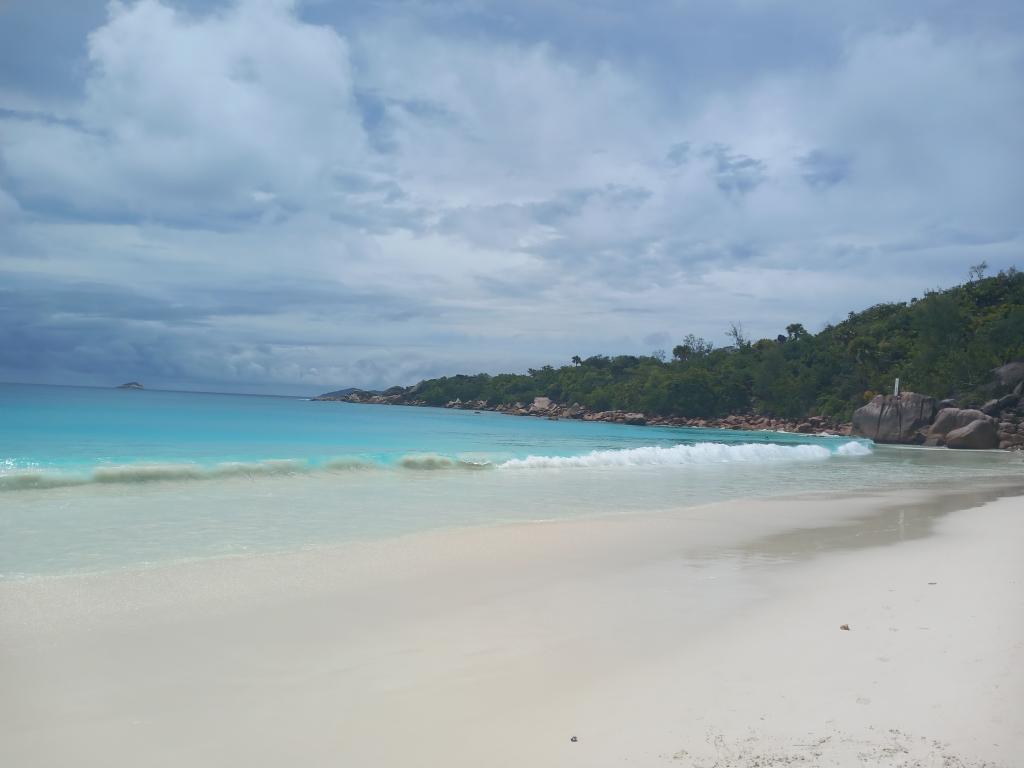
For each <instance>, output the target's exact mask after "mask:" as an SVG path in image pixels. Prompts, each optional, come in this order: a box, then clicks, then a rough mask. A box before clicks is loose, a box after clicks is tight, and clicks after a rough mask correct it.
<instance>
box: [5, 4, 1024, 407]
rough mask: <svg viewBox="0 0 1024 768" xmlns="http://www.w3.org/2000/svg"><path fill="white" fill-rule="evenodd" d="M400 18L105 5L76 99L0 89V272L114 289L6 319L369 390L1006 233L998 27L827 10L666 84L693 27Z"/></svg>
mask: <svg viewBox="0 0 1024 768" xmlns="http://www.w3.org/2000/svg"><path fill="white" fill-rule="evenodd" d="M733 11H735V9H732V10H731V11H730V12H733ZM394 15H397V16H399V17H400V18H397V19H396V18H390V19H388V20H386V21H381V20H380V18H379V17H376V16H372V15H371V16H370V17H369V18H365V19H362V20H360V21H359V23H355V22H353V24H352V25H351V27H346V26H344V25H339V26H327V25H315V24H312V23H309V22H308V21H304V20H303V17H302V14H301V8H298V9H297V7H296V6H295V5H294V4H293V3H290V2H283V1H281V2H271V1H270V0H264V1H260V0H240V1H239V2H237V3H235V4H232V5H229V6H227V7H223V8H220V9H218V10H214V11H210V12H206V13H198V14H189V13H186V12H184V11H182V10H176V9H175V8H174V7H172V6H171V5H170V4H168V2H159V1H158V0H139V2H135V3H131V4H128V3H113V4H112V5H111V6H110V15H109V18H108V20H107V22H106V24H104V25H103V26H102V27H100V28H98V29H97V30H95V31H94V32H93V33H92V34H91V35H90V36H89V39H88V48H87V51H88V57H89V66H88V69H87V77H86V80H85V85H84V89H83V91H82V92H81V94H80V97H79V98H77V99H76V100H74V101H73V102H71V103H64V104H62V105H60V106H59V107H54V106H53V105H52V103H51V102H50V101H48V97H47V94H40V96H39V100H38V104H39V105H40V106H39V108H38V109H35V110H33V109H32V108H31V103H30V100H28V101H27V100H26V99H25V97H24V96H21V97H19V101H18V102H17V104H16V108H14V107H13V106H8V111H7V112H0V159H2V166H0V171H2V173H3V175H2V176H0V182H2V183H3V186H4V188H5V189H6V190H7V191H8V192H9V194H5V193H4V192H3V191H2V190H0V216H2V215H5V211H6V212H7V213H8V214H10V213H14V214H17V216H16V223H15V226H12V227H10V228H9V229H10V230H11V232H12V233H15V234H16V236H17V242H18V249H19V250H18V253H17V254H15V253H13V251H11V250H10V249H8V251H7V252H6V253H5V254H3V255H0V267H3V268H6V269H8V270H11V271H12V272H13V273H14V274H16V275H18V274H20V275H21V276H22V279H23V280H25V281H28V282H32V281H37V280H38V281H42V284H44V285H45V284H49V285H51V286H52V291H53V292H54V293H55V294H56V293H58V292H60V295H61V296H62V297H64V298H62V301H64V300H65V299H66V300H67V301H69V302H70V303H72V304H74V301H72V298H73V296H74V292H75V290H79V291H84V290H85V289H82V288H79V289H76V288H75V287H74V286H75V285H86V284H87V285H90V286H97V285H102V286H106V289H109V291H110V296H111V298H110V300H109V301H108V302H107V304H109V305H110V307H109V310H108V311H107V315H108V316H106V320H105V321H103V322H100V321H99V320H96V317H97V316H98V315H103V312H102V311H101V310H102V306H101V305H100V304H99V303H97V302H95V301H92V300H89V301H86V302H84V304H83V306H82V307H79V308H78V309H75V308H74V307H72V308H70V309H69V310H68V311H66V312H64V313H63V314H62V315H61V317H62V318H63V321H65V322H67V323H70V324H71V325H74V324H75V323H76V322H77V323H79V325H80V328H79V329H78V331H76V332H75V333H74V334H71V332H70V331H68V332H66V333H65V331H61V333H60V334H58V333H56V331H54V330H53V328H52V327H51V326H50V325H48V324H47V323H48V322H49V320H48V319H47V318H48V317H50V316H49V315H47V312H48V311H49V310H48V309H47V308H46V306H44V305H47V302H44V301H42V300H40V301H39V302H38V304H37V305H26V307H25V315H24V317H25V318H26V319H25V320H24V321H23V322H24V325H25V333H26V334H27V335H26V337H25V338H28V339H31V338H37V339H43V341H41V342H40V343H42V344H45V345H50V346H52V354H53V355H54V356H62V355H63V356H65V357H67V359H74V360H79V361H85V360H86V358H87V357H88V356H87V355H82V354H79V353H80V352H81V350H83V349H88V350H90V354H92V355H93V357H95V358H96V359H100V360H108V361H110V360H116V359H117V357H118V355H124V356H127V357H128V358H131V357H132V355H133V354H134V353H130V352H129V350H132V349H142V348H148V347H150V346H154V345H156V346H159V347H160V348H161V349H162V350H163V352H162V356H161V359H160V361H159V363H158V362H157V361H155V360H153V359H150V358H145V360H146V361H147V362H146V364H147V365H151V366H154V368H155V369H157V370H160V371H163V373H162V374H161V375H164V376H166V377H168V378H174V380H175V381H179V380H180V381H185V380H187V379H189V378H190V377H193V378H197V379H201V378H203V377H206V378H207V379H209V380H218V381H239V382H240V381H247V380H252V381H256V380H259V381H262V382H280V383H282V384H283V383H287V382H293V383H295V384H296V385H300V384H301V386H309V387H312V388H314V389H315V388H317V387H318V386H321V385H323V386H330V385H333V384H338V385H346V384H356V385H385V384H389V383H393V382H394V381H409V380H411V379H413V378H416V377H418V376H421V375H426V374H435V373H444V372H455V371H457V370H476V369H490V370H498V369H502V368H507V367H512V368H523V367H525V366H526V365H531V364H532V365H537V364H540V363H543V362H546V361H549V360H553V361H557V360H559V359H564V358H566V357H568V356H569V355H571V354H576V353H580V354H593V353H597V352H611V353H614V352H619V351H639V352H649V351H650V350H649V349H647V347H648V346H649V339H651V338H659V339H660V338H664V337H662V336H659V335H658V334H661V333H665V332H668V333H669V334H670V336H672V335H677V336H681V335H682V334H684V333H686V332H695V333H698V334H701V335H705V336H708V337H711V338H713V339H716V340H717V339H720V338H721V334H722V331H723V330H724V328H725V327H726V326H727V324H728V322H730V321H733V320H738V321H743V322H744V324H745V326H746V327H747V329H748V331H749V332H751V333H753V334H767V335H774V334H775V333H777V332H778V330H779V329H780V328H781V327H784V325H785V324H786V323H788V322H793V321H800V322H804V323H805V324H806V325H808V327H814V326H817V325H820V324H821V323H822V322H824V321H826V320H830V319H836V318H835V313H836V312H837V307H838V310H839V311H840V314H845V312H846V311H847V310H849V309H855V308H857V307H859V306H864V305H867V304H871V303H874V302H876V301H880V300H887V299H898V298H906V297H907V296H908V295H909V294H913V293H914V292H917V291H920V290H922V289H925V288H931V287H934V286H935V285H936V284H940V283H945V284H949V283H950V282H952V281H953V280H955V279H957V278H959V277H961V276H962V275H963V273H964V271H965V268H966V265H967V264H970V263H973V262H976V261H979V260H981V258H987V259H988V260H989V261H990V263H992V264H993V265H994V266H1002V265H1006V264H1009V263H1012V261H1013V259H1014V258H1015V257H1016V256H1017V255H1018V253H1019V247H1020V242H1021V228H1020V223H1019V216H1018V214H1017V211H1016V208H1017V207H1018V205H1019V200H1020V199H1021V197H1022V193H1024V182H1022V177H1021V175H1020V173H1019V168H1020V167H1021V166H1022V164H1024V150H1022V148H1021V146H1020V143H1019V139H1018V138H1017V137H1016V133H1015V131H1016V127H1017V126H1019V125H1020V124H1021V123H1022V121H1024V91H1022V89H1021V88H1020V77H1019V72H1020V71H1021V61H1022V48H1024V47H1022V46H1021V44H1020V42H1019V39H1017V38H1013V37H998V39H996V38H991V37H986V35H984V34H981V33H980V32H977V31H975V32H974V33H972V34H971V35H960V36H958V35H956V34H955V33H953V32H951V31H950V30H949V29H946V30H944V31H943V32H942V33H941V34H939V33H938V32H937V31H936V30H935V29H934V28H933V27H932V26H930V25H928V24H924V23H920V24H917V25H911V26H907V25H905V24H904V25H890V26H889V27H886V28H883V29H879V28H877V27H871V26H870V25H868V26H861V27H858V26H856V25H851V26H850V27H849V30H852V31H849V33H848V35H847V37H846V38H845V42H844V43H843V47H841V48H835V49H833V50H830V51H829V55H828V56H822V57H818V58H816V59H815V60H814V63H815V65H814V66H812V67H794V66H785V67H781V66H780V67H775V68H773V67H771V66H765V67H761V66H759V61H758V56H757V50H756V47H755V48H754V49H751V50H748V51H744V56H745V57H746V59H744V60H745V61H748V62H749V63H748V69H749V71H746V73H745V76H744V77H740V76H739V74H740V73H738V72H732V73H730V78H729V84H728V87H724V86H721V85H708V86H707V87H706V88H704V89H701V88H700V87H698V86H699V85H700V73H699V72H693V71H686V72H679V73H678V75H679V77H680V80H681V81H685V87H680V88H679V89H677V90H673V89H672V87H671V84H672V81H673V76H674V74H675V73H673V71H672V70H671V66H673V65H675V64H676V63H678V62H682V63H683V64H685V63H687V62H690V63H692V62H693V61H699V60H700V55H701V54H700V52H698V53H693V54H689V55H688V57H686V56H684V57H682V58H680V57H679V54H678V52H676V51H673V50H651V51H649V52H645V55H647V56H649V59H650V60H649V61H639V60H637V59H631V58H629V57H623V56H618V57H616V56H612V55H607V56H606V55H604V54H603V52H601V51H594V52H592V53H591V55H588V56H583V55H580V54H579V51H569V50H566V49H563V48H560V47H559V45H558V43H557V38H556V37H555V36H551V38H550V39H547V40H545V39H544V38H545V37H546V36H540V35H534V36H533V37H532V38H531V37H529V36H526V37H525V38H523V39H509V38H507V37H499V36H493V35H489V34H487V33H486V32H485V31H479V32H478V33H476V34H459V35H455V34H452V33H446V32H444V31H438V29H439V28H438V27H432V28H427V27H425V26H422V25H420V24H419V23H418V22H417V20H416V19H415V18H414V17H402V14H401V13H398V12H396V14H394ZM737 23H739V22H737ZM815 23H816V24H820V23H821V20H820V19H818V20H817V21H816V22H815ZM726 29H727V28H726V27H722V29H721V30H719V32H718V33H717V34H725V31H723V30H726ZM894 29H895V31H893V30H894ZM755 31H756V30H755ZM750 32H751V30H749V29H748V30H744V29H742V28H741V27H740V28H738V29H737V31H736V34H737V35H738V38H737V39H747V37H745V35H747V36H749V33H750ZM687 39H690V38H687ZM837 39H838V36H837ZM691 42H692V40H691ZM706 55H707V56H709V57H711V58H714V59H715V60H717V59H716V58H715V57H717V56H718V54H714V55H712V53H710V52H709V53H707V54H706ZM772 55H773V56H777V55H778V52H777V51H774V52H773V53H772ZM659 57H660V59H659ZM772 60H773V61H774V59H772ZM658 61H661V62H662V65H661V66H662V70H660V71H659V72H658V76H657V77H652V76H651V74H650V72H651V67H652V62H654V63H655V64H656V63H657V62H658ZM736 66H739V65H738V64H737V65H736ZM712 79H713V78H712ZM717 82H718V81H716V83H717ZM666 84H668V85H666ZM44 105H45V106H44ZM40 110H41V111H43V112H45V113H46V114H44V115H40V114H39V112H40ZM683 147H685V148H686V150H685V151H683V149H682V148H683ZM22 209H23V210H22ZM19 210H21V212H20V213H19ZM5 242H6V238H5ZM14 256H17V257H18V260H17V263H15V261H14V258H13V257H14ZM27 261H31V262H32V263H31V264H29V265H28V266H26V262H27ZM26 275H30V277H28V276H26ZM30 278H31V279H30ZM26 284H27V283H26ZM32 285H36V283H35V282H32ZM253 286H257V287H258V286H263V287H264V288H265V290H256V289H254V288H253ZM58 289H60V290H59V291H58ZM65 289H66V292H64V291H65ZM90 290H92V289H90ZM45 292H46V291H45V289H43V288H39V289H38V291H37V293H32V294H31V295H33V296H43V295H44V294H45ZM86 293H87V292H86ZM117 296H120V297H121V298H120V299H118V298H116V297H117ZM118 301H122V302H124V306H126V307H132V308H135V307H138V309H133V310H132V311H133V312H135V313H136V317H134V318H133V317H131V316H128V315H131V312H121V313H120V314H119V313H118V312H117V311H115V310H116V309H117V307H116V306H115V305H117V303H118ZM147 302H148V304H147ZM52 304H53V302H52V301H51V302H49V305H52ZM840 305H841V306H840ZM148 306H152V307H153V308H154V309H153V312H154V313H155V316H154V317H149V316H148V315H146V313H147V312H148V310H147V309H146V308H147V307H148ZM33 307H35V310H33ZM33 311H35V312H36V314H33ZM90 313H91V314H90ZM143 315H146V317H145V318H143V317H142V316H143ZM87 316H88V317H89V318H91V319H89V321H88V322H86V321H85V320H84V319H83V318H85V317H87ZM76 318H77V320H76ZM33 323H35V325H33ZM32 334H36V335H35V336H33V335H32ZM61 334H64V335H61ZM72 336H73V337H74V338H73V339H72V338H71V337H72ZM62 344H63V345H65V346H63V347H62V346H61V345H62ZM665 346H670V345H668V344H667V343H666V345H665ZM68 349H72V350H78V352H75V353H74V354H71V353H70V352H67V350H68ZM104 350H105V351H104ZM76 364H79V365H86V362H79V363H76ZM140 364H141V363H140ZM0 373H2V371H0ZM20 377H21V378H24V376H20ZM121 378H132V376H130V375H126V376H122V377H121Z"/></svg>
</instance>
